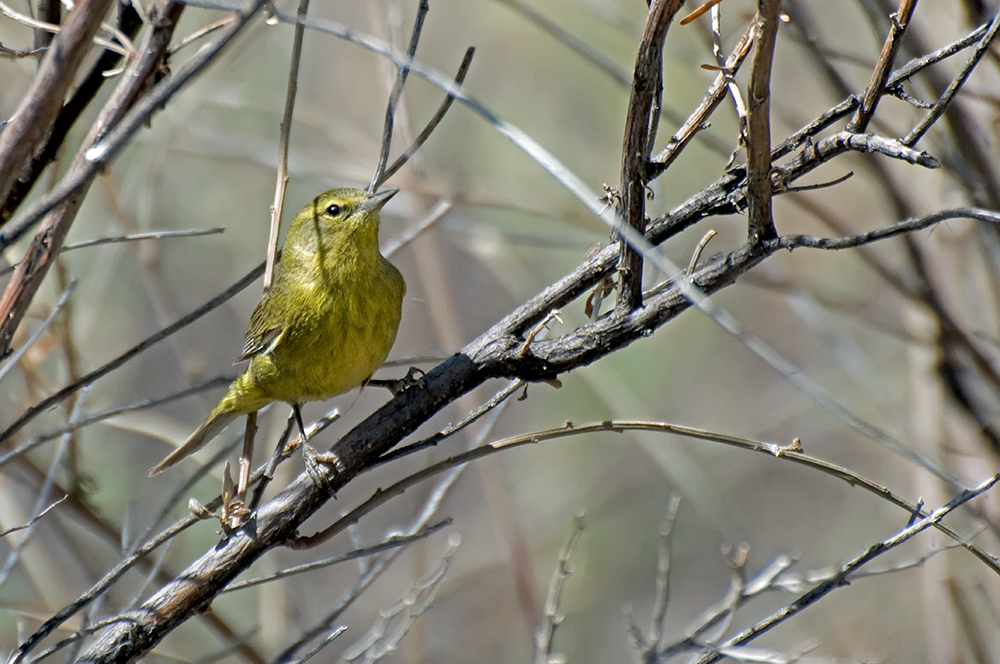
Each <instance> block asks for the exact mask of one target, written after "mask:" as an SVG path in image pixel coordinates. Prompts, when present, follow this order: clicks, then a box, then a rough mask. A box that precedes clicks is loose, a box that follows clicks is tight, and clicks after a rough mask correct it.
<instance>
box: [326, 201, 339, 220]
mask: <svg viewBox="0 0 1000 664" xmlns="http://www.w3.org/2000/svg"><path fill="white" fill-rule="evenodd" d="M340 212H341V210H340V206H339V205H337V204H336V203H334V204H333V205H331V206H330V207H328V208H327V209H326V213H327V214H328V215H330V216H331V217H336V216H338V215H340Z"/></svg>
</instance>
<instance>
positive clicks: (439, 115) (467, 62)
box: [375, 46, 476, 189]
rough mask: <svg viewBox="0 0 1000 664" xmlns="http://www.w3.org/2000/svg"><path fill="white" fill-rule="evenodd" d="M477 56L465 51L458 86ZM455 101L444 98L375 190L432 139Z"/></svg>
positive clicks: (474, 49) (458, 73)
mask: <svg viewBox="0 0 1000 664" xmlns="http://www.w3.org/2000/svg"><path fill="white" fill-rule="evenodd" d="M475 54H476V48H475V47H474V46H470V47H469V48H467V49H466V50H465V56H464V57H463V58H462V64H460V65H459V66H458V72H456V74H455V84H456V85H462V84H463V83H464V82H465V76H466V75H467V74H468V73H469V67H470V66H471V65H472V57H473V56H474V55H475ZM453 101H455V96H454V95H453V94H451V93H448V95H447V96H446V97H445V98H444V101H442V102H441V105H440V106H439V107H438V109H437V111H435V113H434V115H433V116H432V117H431V119H430V121H428V123H427V125H426V126H425V127H424V128H423V129H422V130H421V132H420V133H419V134H417V137H416V138H415V139H413V143H411V144H410V146H409V147H407V148H406V149H405V150H404V151H403V154H401V155H399V157H398V158H397V159H396V161H394V162H392V166H390V167H389V168H387V169H385V173H384V174H383V175H382V177H381V178H379V179H378V180H377V181H376V182H375V189H378V188H379V187H381V186H382V184H383V183H384V182H385V181H386V180H388V179H389V178H391V177H392V176H393V175H395V173H396V171H398V170H399V169H400V168H402V167H403V166H404V165H405V164H406V162H408V161H409V160H410V158H411V157H412V156H413V155H414V154H416V152H417V150H419V149H420V146H421V145H423V144H424V143H425V142H426V141H427V139H428V138H430V136H431V133H433V132H434V130H435V129H436V128H437V126H438V125H439V124H440V123H441V120H443V119H444V116H445V113H447V112H448V109H449V108H451V104H452V102H453Z"/></svg>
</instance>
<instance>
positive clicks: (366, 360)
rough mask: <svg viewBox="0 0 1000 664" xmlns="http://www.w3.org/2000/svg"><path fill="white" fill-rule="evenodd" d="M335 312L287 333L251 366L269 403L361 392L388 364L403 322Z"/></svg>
mask: <svg viewBox="0 0 1000 664" xmlns="http://www.w3.org/2000/svg"><path fill="white" fill-rule="evenodd" d="M360 313H361V312H358V311H353V312H344V311H337V310H330V311H326V312H324V313H323V315H321V316H317V317H316V319H315V320H311V321H309V323H310V324H299V325H298V326H295V327H293V328H292V329H290V330H288V332H287V333H286V337H285V338H283V339H282V340H281V343H278V344H276V345H275V347H274V348H273V349H272V350H271V351H270V352H266V353H262V354H260V355H258V356H256V357H255V358H254V359H253V360H252V361H251V367H250V370H251V371H254V373H255V374H256V379H257V380H256V381H255V382H256V383H257V384H258V385H259V386H260V388H261V390H262V391H263V392H264V393H265V394H266V395H267V397H268V398H270V399H272V400H275V401H285V402H287V403H303V402H306V401H325V400H326V399H329V398H331V397H334V396H337V395H338V394H343V393H345V392H348V391H350V390H352V389H354V388H355V387H358V386H360V385H361V384H362V383H364V382H365V381H366V380H368V378H369V377H371V375H372V373H374V372H375V370H376V369H378V368H379V366H381V364H382V362H384V361H385V358H386V355H388V353H389V349H390V348H391V347H392V343H393V341H394V340H395V336H396V328H397V327H398V319H397V320H396V321H395V322H394V321H391V320H384V317H373V316H361V315H359V314H360Z"/></svg>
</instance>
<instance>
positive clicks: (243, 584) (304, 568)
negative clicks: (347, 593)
mask: <svg viewBox="0 0 1000 664" xmlns="http://www.w3.org/2000/svg"><path fill="white" fill-rule="evenodd" d="M451 523H452V520H451V519H450V518H448V519H444V520H443V521H438V522H437V523H435V524H433V525H430V526H427V527H426V528H423V529H421V530H420V531H418V532H416V533H414V534H412V535H392V536H390V537H388V538H387V539H386V540H385V541H384V542H380V543H379V544H374V545H372V546H366V547H364V548H361V549H355V550H354V551H350V552H348V553H345V554H342V555H339V556H333V557H331V558H324V559H323V560H316V561H313V562H311V563H306V564H304V565H295V566H294V567H288V568H286V569H283V570H281V571H279V572H275V573H274V574H269V575H268V576H264V577H260V578H256V579H247V580H246V581H240V582H239V583H234V584H233V585H231V586H229V587H227V588H226V589H225V590H223V591H222V592H221V593H219V594H220V595H224V594H226V593H232V592H236V591H237V590H246V589H247V588H251V587H253V586H258V585H261V584H263V583H271V582H272V581H278V580H279V579H284V578H286V577H289V576H294V575H296V574H303V573H305V572H312V571H314V570H317V569H324V568H326V567H331V566H333V565H339V564H340V563H346V562H349V561H351V560H357V559H358V558H364V557H366V556H372V555H375V554H376V553H382V552H383V551H388V550H390V549H396V548H403V547H406V546H409V545H410V544H412V543H413V542H416V541H418V540H422V539H427V538H428V537H430V536H431V535H433V534H434V533H436V532H437V531H439V530H441V529H442V528H444V527H446V526H450V525H451Z"/></svg>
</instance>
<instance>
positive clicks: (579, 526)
mask: <svg viewBox="0 0 1000 664" xmlns="http://www.w3.org/2000/svg"><path fill="white" fill-rule="evenodd" d="M586 528H587V523H586V521H585V519H584V513H583V512H579V513H578V514H577V515H576V516H574V517H573V530H571V531H570V533H569V536H568V537H567V538H566V542H565V543H564V544H563V546H562V549H560V550H559V561H558V563H557V564H556V568H555V569H554V570H553V571H552V578H551V579H549V591H548V593H547V594H546V595H545V605H544V606H543V607H542V624H541V626H539V628H538V631H537V632H535V664H557V663H558V662H563V661H565V659H564V658H563V657H562V656H561V655H556V654H554V653H553V652H552V639H553V637H554V636H555V633H556V628H557V627H559V624H560V623H561V622H562V621H563V614H562V612H561V611H559V602H560V600H561V599H562V591H563V586H565V585H566V579H568V578H569V575H570V574H572V573H573V570H572V569H570V559H571V558H572V557H573V550H574V549H576V545H577V544H578V543H579V542H580V538H581V537H582V536H583V531H584V530H586Z"/></svg>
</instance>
